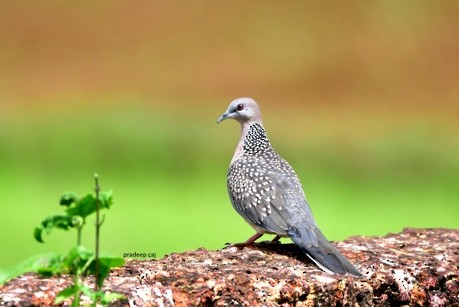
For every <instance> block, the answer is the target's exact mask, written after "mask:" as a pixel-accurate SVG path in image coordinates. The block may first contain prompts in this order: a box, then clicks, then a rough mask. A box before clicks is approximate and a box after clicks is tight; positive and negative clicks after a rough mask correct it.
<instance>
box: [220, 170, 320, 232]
mask: <svg viewBox="0 0 459 307" xmlns="http://www.w3.org/2000/svg"><path fill="white" fill-rule="evenodd" d="M281 166H282V167H279V165H271V166H267V167H265V168H260V169H256V170H252V171H251V170H250V169H239V171H240V172H244V174H243V175H242V176H240V178H244V180H238V181H237V182H234V181H233V182H231V184H229V185H228V187H229V194H230V198H231V201H232V203H233V206H234V208H235V209H236V210H237V211H238V212H239V214H240V215H242V216H243V217H244V219H246V221H247V222H249V223H251V224H253V225H255V226H257V227H261V228H263V229H265V230H266V231H267V232H269V233H275V234H279V235H286V234H287V230H288V229H289V228H290V227H291V225H292V223H293V222H294V220H295V219H297V218H299V217H298V216H296V215H300V216H301V219H302V220H304V219H307V220H311V221H312V223H314V221H313V218H312V214H311V212H310V210H309V206H308V205H307V202H306V199H305V197H304V193H303V190H302V188H301V185H300V183H299V180H298V178H297V177H296V174H295V173H294V172H293V170H292V169H291V167H290V166H289V165H288V164H287V163H286V162H285V165H281Z"/></svg>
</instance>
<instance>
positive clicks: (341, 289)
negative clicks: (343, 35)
mask: <svg viewBox="0 0 459 307" xmlns="http://www.w3.org/2000/svg"><path fill="white" fill-rule="evenodd" d="M337 246H338V248H339V249H340V251H342V253H343V254H344V255H345V256H346V257H348V258H349V259H350V260H351V261H352V262H353V263H354V264H355V265H356V266H357V267H358V268H359V269H360V270H361V272H362V273H363V274H364V277H360V278H358V277H353V276H339V275H330V274H327V273H324V272H322V271H321V270H319V269H318V268H317V266H315V265H314V264H312V263H311V262H310V261H309V260H308V259H307V257H305V256H304V255H303V254H302V253H301V252H300V251H299V249H298V248H297V247H296V246H295V245H293V244H265V243H260V244H257V245H256V246H254V247H250V248H248V247H246V248H244V249H242V250H239V249H237V248H235V247H227V248H224V249H222V250H218V251H208V250H205V249H198V250H196V251H189V252H186V253H182V254H171V255H168V256H166V257H164V258H163V259H158V260H145V261H141V260H128V261H126V265H125V266H124V267H122V268H118V269H115V270H113V272H112V273H111V275H110V277H109V278H108V280H107V281H106V283H105V288H106V289H107V290H108V289H110V290H111V291H116V292H121V293H124V294H125V295H126V296H127V297H128V301H124V302H116V303H114V305H129V304H130V305H131V306H190V305H191V306H193V305H215V306H226V305H245V306H403V305H406V306H459V231H458V230H450V229H405V230H404V231H403V232H401V233H398V234H389V235H387V236H385V237H352V238H350V239H348V240H346V241H344V242H339V243H337ZM69 282H70V279H69V278H68V277H67V276H62V277H58V278H57V277H55V278H40V277H38V276H37V275H35V274H25V275H23V276H21V277H19V278H16V279H14V280H12V281H10V282H8V283H7V284H5V285H4V286H1V287H0V305H30V304H32V305H39V304H42V305H48V304H50V303H51V302H52V301H53V299H54V296H55V295H56V293H57V292H58V291H59V290H60V289H63V288H64V287H65V286H66V285H68V284H69ZM82 300H83V302H86V303H87V301H85V300H84V298H82Z"/></svg>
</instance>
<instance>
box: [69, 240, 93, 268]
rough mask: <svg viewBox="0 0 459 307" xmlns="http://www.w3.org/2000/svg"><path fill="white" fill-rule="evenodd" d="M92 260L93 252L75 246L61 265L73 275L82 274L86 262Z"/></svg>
mask: <svg viewBox="0 0 459 307" xmlns="http://www.w3.org/2000/svg"><path fill="white" fill-rule="evenodd" d="M93 258H94V252H92V251H91V250H89V249H87V248H85V247H83V246H81V245H77V246H74V247H72V248H71V249H70V251H69V252H68V254H67V256H65V258H64V260H63V264H64V266H65V267H66V268H67V269H68V270H70V271H71V272H73V273H75V272H76V271H81V272H82V273H84V271H83V268H84V267H85V266H87V262H88V261H91V262H92V261H93Z"/></svg>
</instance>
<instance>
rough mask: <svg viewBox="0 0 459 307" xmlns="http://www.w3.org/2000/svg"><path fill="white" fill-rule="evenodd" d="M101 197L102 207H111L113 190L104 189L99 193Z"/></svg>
mask: <svg viewBox="0 0 459 307" xmlns="http://www.w3.org/2000/svg"><path fill="white" fill-rule="evenodd" d="M99 199H100V203H101V204H100V208H101V209H102V208H107V209H110V207H111V205H113V191H112V190H109V191H103V192H100V194H99Z"/></svg>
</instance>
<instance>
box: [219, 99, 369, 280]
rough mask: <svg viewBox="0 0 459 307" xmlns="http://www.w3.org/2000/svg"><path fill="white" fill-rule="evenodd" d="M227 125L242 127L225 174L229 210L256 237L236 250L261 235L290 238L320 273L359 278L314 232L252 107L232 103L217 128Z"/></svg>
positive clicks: (287, 169)
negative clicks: (233, 212)
mask: <svg viewBox="0 0 459 307" xmlns="http://www.w3.org/2000/svg"><path fill="white" fill-rule="evenodd" d="M226 119H234V120H236V121H238V122H239V123H240V125H241V137H240V140H239V143H238V144H237V147H236V151H235V152H234V155H233V158H232V159H231V163H230V166H229V169H228V173H227V189H228V194H229V197H230V200H231V203H232V205H233V207H234V209H235V210H236V211H237V212H238V213H239V214H240V215H241V216H242V217H243V218H244V220H245V221H246V222H247V223H248V224H249V225H250V226H252V227H253V228H254V229H255V231H256V233H255V235H253V236H252V237H250V238H249V239H248V240H247V241H245V242H244V243H238V244H235V245H236V246H248V245H252V244H253V243H254V242H255V241H256V240H257V239H259V238H260V237H261V236H262V235H263V234H265V233H268V234H274V235H276V236H275V238H274V239H273V240H272V242H277V241H278V240H279V239H280V238H281V237H289V238H290V239H291V240H292V241H293V242H294V243H295V244H296V245H297V246H298V247H299V248H300V250H301V251H302V252H303V253H305V254H306V255H307V256H308V257H309V258H310V259H311V260H312V261H313V262H314V263H315V264H316V265H317V266H318V267H319V268H320V269H322V270H323V271H325V272H327V273H330V274H339V275H345V274H351V275H354V276H362V274H361V273H360V272H359V270H358V269H357V268H356V267H355V266H354V265H353V264H352V263H351V262H350V261H349V260H348V259H347V258H346V257H345V256H343V255H342V254H341V253H340V252H339V251H338V250H337V249H336V248H335V247H334V246H333V245H332V244H331V243H330V242H329V241H328V240H327V239H326V237H325V236H324V235H323V234H322V232H321V231H320V229H319V228H318V226H317V224H316V222H315V220H314V217H313V214H312V211H311V209H310V207H309V204H308V202H307V200H306V196H305V193H304V190H303V188H302V185H301V182H300V180H299V178H298V176H297V174H296V173H295V171H294V170H293V168H292V167H291V166H290V164H289V163H288V162H287V161H286V160H284V159H283V158H281V157H280V155H279V154H277V153H276V152H275V151H274V149H273V148H272V146H271V143H270V142H269V140H268V137H267V134H266V131H265V128H264V126H263V122H262V118H261V112H260V108H259V107H258V104H257V102H256V101H255V100H253V99H252V98H248V97H242V98H237V99H235V100H233V101H232V102H231V103H230V105H229V107H228V109H227V110H226V112H225V113H223V115H221V116H220V117H219V118H218V120H217V124H218V123H220V122H222V121H224V120H226Z"/></svg>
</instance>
